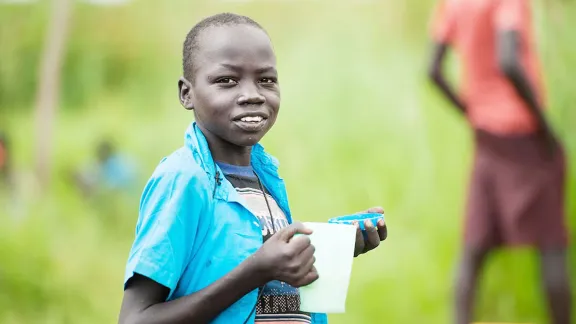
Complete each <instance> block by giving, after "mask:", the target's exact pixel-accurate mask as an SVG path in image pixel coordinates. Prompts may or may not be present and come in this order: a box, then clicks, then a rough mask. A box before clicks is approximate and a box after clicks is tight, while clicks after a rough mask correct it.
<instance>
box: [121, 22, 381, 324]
mask: <svg viewBox="0 0 576 324" xmlns="http://www.w3.org/2000/svg"><path fill="white" fill-rule="evenodd" d="M183 54H184V55H183V56H184V58H183V67H184V76H183V77H182V78H181V79H180V80H179V82H178V88H179V94H180V102H181V103H182V105H183V106H184V108H186V109H188V110H193V111H194V116H195V122H194V123H192V124H191V126H190V127H189V128H188V130H187V132H186V140H185V146H184V147H182V148H180V149H179V150H177V151H176V152H174V153H173V154H172V155H170V156H169V157H167V158H165V159H163V160H162V161H161V163H160V165H159V166H158V167H157V169H156V170H155V171H154V174H153V175H152V177H151V178H150V180H149V182H148V184H147V185H146V187H145V189H144V193H143V195H142V200H141V204H140V216H139V219H138V224H137V226H136V239H135V241H134V245H133V246H132V250H131V251H130V257H129V260H128V264H127V267H126V276H125V293H124V300H123V303H122V309H121V312H120V323H138V324H147V323H208V322H210V323H226V324H228V323H254V322H256V323H262V322H267V323H296V322H297V323H327V317H326V315H325V314H307V313H303V312H300V310H299V295H298V290H297V288H298V287H301V286H305V285H308V284H310V283H312V282H314V281H315V280H316V279H317V278H318V274H317V273H316V270H315V268H314V256H313V254H314V247H313V246H312V245H311V244H310V240H309V239H308V238H307V236H306V235H301V236H296V237H294V235H295V234H297V233H301V234H310V233H311V231H310V230H308V229H306V228H305V227H304V226H303V225H302V224H300V223H292V218H291V215H290V209H289V207H288V201H287V197H286V189H285V186H284V182H283V181H282V179H281V178H280V177H279V176H278V172H277V171H278V163H277V161H276V160H275V159H274V158H273V157H271V156H270V155H268V154H267V153H265V152H264V149H263V148H262V146H260V145H259V144H258V142H259V141H260V139H262V137H263V136H264V135H265V134H266V132H267V131H268V130H269V129H270V128H271V127H272V126H273V125H274V122H275V121H276V116H277V114H278V110H279V107H280V89H279V86H278V76H277V72H276V58H275V55H274V51H273V50H272V45H271V42H270V39H269V37H268V35H267V34H266V32H265V31H264V29H263V28H262V27H261V26H260V25H258V24H257V23H256V22H254V21H253V20H251V19H250V18H247V17H244V16H239V15H235V14H228V13H226V14H219V15H215V16H212V17H209V18H206V19H204V20H203V21H201V22H200V23H198V24H197V25H196V26H195V27H194V28H192V30H191V31H190V32H189V34H188V36H187V38H186V41H185V43H184V53H183ZM370 211H373V212H380V213H382V212H383V211H382V209H381V208H373V209H370ZM367 225H369V224H367ZM368 232H369V233H368V236H367V240H366V241H364V239H363V236H362V234H361V232H360V231H359V230H358V231H357V243H356V252H355V254H356V256H357V255H358V254H361V253H363V252H367V251H369V250H371V249H373V248H375V247H376V246H378V244H379V243H380V241H381V240H384V239H385V237H386V225H385V224H384V222H381V223H380V224H378V227H377V228H376V227H374V226H369V228H368ZM263 242H264V243H263Z"/></svg>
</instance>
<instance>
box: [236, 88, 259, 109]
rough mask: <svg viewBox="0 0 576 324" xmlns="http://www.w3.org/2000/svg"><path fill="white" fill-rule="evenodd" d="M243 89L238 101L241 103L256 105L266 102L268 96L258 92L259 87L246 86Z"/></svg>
mask: <svg viewBox="0 0 576 324" xmlns="http://www.w3.org/2000/svg"><path fill="white" fill-rule="evenodd" d="M242 90H243V91H242V94H241V95H240V96H239V97H238V101H237V103H238V104H239V105H256V104H263V103H265V102H266V97H264V96H263V95H262V94H260V92H258V88H257V87H255V86H245V87H244V89H242Z"/></svg>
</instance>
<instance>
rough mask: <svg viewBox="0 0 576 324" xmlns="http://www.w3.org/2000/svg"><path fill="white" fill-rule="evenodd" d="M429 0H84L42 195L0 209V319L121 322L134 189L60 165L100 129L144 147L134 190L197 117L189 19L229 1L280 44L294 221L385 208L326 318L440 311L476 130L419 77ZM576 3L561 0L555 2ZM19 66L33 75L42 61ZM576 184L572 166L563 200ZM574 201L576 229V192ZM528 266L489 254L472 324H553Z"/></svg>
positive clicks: (441, 319) (552, 37)
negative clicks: (88, 197)
mask: <svg viewBox="0 0 576 324" xmlns="http://www.w3.org/2000/svg"><path fill="white" fill-rule="evenodd" d="M300 6H305V8H306V9H305V10H304V9H301V8H300ZM429 7H430V3H429V2H428V3H426V2H423V1H416V0H413V1H407V2H406V4H398V3H396V2H393V1H387V2H383V3H380V4H377V3H371V4H361V5H352V4H350V3H347V2H344V1H340V2H334V3H333V2H330V4H328V3H327V2H311V3H304V2H295V3H287V2H271V3H266V2H264V1H263V2H256V3H252V4H233V3H232V4H223V3H209V2H206V3H196V4H194V5H192V4H188V3H187V2H186V3H185V2H177V1H174V2H150V1H147V2H146V1H145V2H144V3H143V4H142V3H140V4H139V5H132V6H131V7H129V8H118V9H97V10H95V9H93V8H90V7H87V6H85V5H78V7H77V11H76V17H75V19H74V23H75V26H76V29H75V30H74V31H73V34H72V40H71V43H70V51H69V53H68V60H67V65H66V70H65V76H64V85H65V88H64V92H63V98H64V107H63V108H62V110H61V112H60V113H59V116H58V121H57V126H56V139H55V142H56V145H55V147H54V149H55V151H54V158H55V167H54V174H55V183H54V185H53V186H52V188H51V190H50V191H49V192H41V191H33V190H28V189H26V190H25V192H26V193H27V194H28V195H27V197H29V198H28V199H29V201H30V202H29V203H27V210H26V211H27V212H26V214H27V218H25V219H24V220H20V221H12V220H11V218H9V217H4V216H3V217H1V218H0V323H6V324H12V323H31V324H35V323H87V324H90V323H113V322H115V320H116V317H117V314H118V309H119V305H120V301H121V298H122V280H123V272H124V262H125V261H126V257H127V254H128V251H129V249H130V245H131V239H132V237H133V231H134V225H135V221H136V218H137V209H138V198H137V197H136V198H134V197H101V198H100V199H99V200H97V201H92V202H86V201H83V200H82V199H81V197H80V196H79V195H78V194H77V193H76V192H75V191H74V190H73V188H71V187H70V186H69V184H68V183H66V181H65V178H64V175H65V174H66V172H67V171H69V170H70V169H71V168H73V167H74V166H76V165H77V164H80V163H83V162H85V161H86V160H87V159H89V158H90V154H91V152H92V148H93V146H94V144H95V143H96V141H97V140H98V139H99V138H100V136H102V135H108V134H111V135H114V136H115V137H117V138H118V140H119V142H120V144H121V145H122V147H123V148H124V149H125V151H127V152H129V153H131V154H133V155H134V156H136V157H138V159H139V162H140V163H141V166H142V169H143V170H144V171H145V173H146V174H145V175H144V176H143V178H142V179H141V185H143V184H144V182H145V181H146V177H147V176H148V175H149V174H150V173H151V172H152V170H153V168H154V166H155V165H156V164H157V162H158V161H159V160H160V159H161V158H162V157H163V156H164V155H167V154H169V153H170V152H172V151H173V150H174V149H176V148H178V147H179V146H181V145H182V143H183V135H184V130H185V128H186V126H187V125H188V124H189V122H190V121H191V120H192V115H191V114H190V113H188V112H186V111H184V110H183V109H182V108H180V106H179V104H178V101H177V97H176V91H175V89H176V80H177V78H178V76H179V73H180V66H179V64H180V61H179V60H180V58H179V54H180V51H181V49H180V45H181V42H182V39H183V37H184V35H185V33H186V31H187V29H188V28H190V27H191V25H192V24H193V23H194V22H195V21H197V19H199V18H200V17H202V16H205V15H207V14H211V13H215V12H219V11H223V10H226V11H236V12H240V13H245V14H249V15H250V16H253V17H254V18H255V19H256V20H258V21H259V22H261V23H262V24H263V25H264V26H265V27H266V28H267V29H268V30H269V32H270V34H271V36H272V39H273V42H274V44H275V48H276V51H277V55H278V60H279V69H280V82H281V88H282V98H283V100H282V108H281V113H280V117H279V120H278V122H277V124H276V126H275V127H274V129H273V130H272V131H271V132H270V133H269V135H268V136H267V137H266V138H265V140H264V143H263V144H264V145H265V147H266V148H267V149H268V150H269V151H270V152H271V153H273V154H274V155H276V156H277V157H278V158H279V159H280V161H281V168H280V172H281V175H282V176H283V178H285V179H286V181H287V186H288V194H289V197H290V201H291V207H292V209H293V214H294V216H295V218H297V219H298V220H303V221H322V220H326V219H328V218H330V217H332V216H335V215H340V214H344V213H348V212H354V211H359V210H362V209H365V208H367V207H370V206H374V205H382V206H383V207H384V208H385V210H386V219H387V223H388V226H389V234H390V236H389V239H388V240H387V241H386V242H385V244H383V245H382V246H381V247H380V248H379V249H378V250H376V251H374V252H371V253H370V254H369V255H366V256H363V257H361V258H359V259H357V260H356V261H355V263H354V269H353V278H352V281H351V285H350V293H349V296H348V305H347V312H346V313H345V314H338V315H331V316H330V319H331V323H334V324H339V323H342V324H344V323H434V324H435V323H438V324H445V323H449V321H450V314H451V304H450V303H451V298H452V293H451V291H452V278H453V276H454V267H455V262H456V260H457V256H458V253H459V247H460V245H459V237H460V223H461V220H462V218H461V215H462V209H463V201H464V198H465V194H466V183H467V178H468V172H469V168H470V162H471V141H470V134H469V131H468V129H467V128H466V127H465V124H464V123H463V122H462V120H461V119H460V118H459V117H458V116H457V114H456V113H454V112H453V110H451V109H450V107H448V106H447V105H446V103H445V102H444V101H443V100H441V99H440V98H439V97H438V95H437V94H436V92H435V91H434V90H433V89H432V88H431V87H430V86H429V85H428V84H427V82H426V79H425V73H424V72H425V64H426V52H425V50H426V44H427V40H426V37H425V32H426V30H425V29H426V27H427V22H426V20H427V15H428V8H429ZM10 10H11V11H9V13H7V12H8V11H6V12H5V13H2V14H0V30H2V29H3V27H4V26H6V24H8V23H10V24H14V25H13V26H16V27H18V26H20V25H18V24H16V22H19V21H22V20H18V19H17V18H21V19H25V18H26V17H27V16H26V12H25V11H23V10H22V9H19V8H10ZM574 10H575V9H574V5H573V4H572V5H571V6H570V7H565V8H564V13H565V15H566V16H567V17H570V15H569V14H570V13H574ZM37 11H38V13H36V11H34V13H35V14H30V17H29V18H26V19H28V20H30V22H34V23H35V24H36V26H39V27H38V28H40V27H41V26H43V25H42V24H43V20H42V18H41V17H42V15H41V13H42V12H43V11H42V10H41V9H38V10H37ZM10 14H11V15H12V16H10ZM150 15H152V16H150ZM151 17H152V18H151ZM8 18H10V19H8ZM23 21H26V20H23ZM540 21H541V23H540V25H541V26H543V25H544V23H543V22H542V21H543V18H542V17H541V18H540ZM544 21H545V20H544ZM102 22H105V23H102ZM24 25H25V24H24V23H22V26H24ZM565 25H566V26H564V27H563V28H567V27H574V23H573V22H567V23H565ZM547 26H548V27H546V28H543V29H542V35H543V36H542V38H543V39H544V42H543V43H544V44H545V46H543V57H544V63H545V66H546V67H547V72H548V73H547V80H548V84H549V86H548V87H549V90H550V102H551V112H550V115H551V118H552V119H553V120H554V122H555V125H556V126H557V128H558V129H559V130H560V131H561V134H562V137H563V139H564V141H565V142H566V143H567V147H568V150H569V154H570V156H572V157H573V156H574V154H576V132H575V131H574V128H573V125H574V124H573V121H574V118H572V119H570V118H569V117H570V116H576V115H575V114H574V113H573V106H574V105H573V104H574V99H573V98H574V96H573V95H571V91H570V90H569V89H570V84H571V82H570V80H571V78H570V75H568V74H567V73H566V72H565V71H566V70H569V69H568V68H569V67H570V66H573V65H574V64H576V56H575V55H574V54H575V53H576V47H575V45H574V43H573V42H571V41H569V39H570V37H571V36H570V35H569V31H568V30H566V29H565V30H564V31H562V30H560V27H559V26H558V25H557V24H548V25H547ZM16 27H14V28H16ZM22 28H23V27H22ZM568 29H570V28H568ZM4 30H5V29H4ZM570 30H571V29H570ZM36 33H37V31H36V30H34V29H28V30H27V31H24V35H25V37H23V38H22V39H24V40H26V42H29V43H30V44H32V45H33V46H37V47H39V46H40V45H41V43H39V42H40V39H39V37H41V34H42V33H37V34H39V36H34V35H35V34H36ZM3 35H4V34H3ZM5 35H8V36H9V34H5ZM10 35H11V34H10ZM34 37H36V38H34ZM24 40H19V39H16V38H11V39H9V40H6V38H4V40H1V39H0V45H4V46H0V59H2V58H7V57H8V58H10V60H11V61H10V62H12V63H14V64H22V63H21V61H20V60H21V59H22V60H24V59H29V57H30V56H25V57H23V58H20V56H19V55H15V54H14V53H11V54H9V52H10V50H13V52H18V51H20V48H24V47H25V46H24V45H25V43H26V42H25V41H24ZM2 42H4V43H2ZM6 45H9V46H8V50H4V51H3V50H2V48H4V49H6V48H7V47H6ZM32 45H31V46H32ZM31 62H33V60H31ZM22 66H23V67H22V68H26V69H27V70H26V72H25V73H24V76H26V75H31V77H30V80H29V81H27V82H29V84H34V82H35V81H34V80H33V75H34V71H33V69H34V68H35V66H34V65H33V64H32V65H31V66H26V65H22ZM15 75H16V72H14V71H13V69H5V70H0V76H1V78H0V80H3V81H2V82H3V83H2V84H7V82H8V81H9V80H14V81H10V82H14V83H15V85H12V86H11V87H3V89H4V91H5V92H6V91H10V95H9V98H11V99H10V101H7V99H4V101H2V99H0V112H1V115H2V117H1V118H0V123H2V124H0V125H4V126H6V127H8V128H9V129H10V130H11V134H12V135H13V136H14V141H15V153H16V162H17V165H18V167H19V168H20V169H21V170H23V171H26V170H27V169H28V168H30V167H31V166H32V165H33V161H34V156H33V154H32V149H33V148H34V145H33V143H32V140H31V139H32V138H33V136H31V135H32V134H33V132H34V121H33V119H32V118H31V114H30V108H31V106H30V105H31V104H32V103H33V100H31V99H30V98H29V97H30V93H29V92H30V91H31V90H32V89H33V87H31V86H30V85H26V84H27V83H25V82H24V81H21V80H19V79H17V78H13V77H12V76H15ZM111 80H112V81H114V80H115V81H114V82H115V83H114V82H112V81H111ZM5 98H6V97H5ZM570 120H571V121H570ZM571 166H572V167H573V166H574V163H573V162H572V163H571ZM575 180H576V174H575V172H574V170H573V168H572V169H571V187H570V195H571V196H574V192H575V191H574V189H575V188H574V183H575ZM28 185H29V186H30V187H26V188H33V183H29V184H28ZM569 209H570V218H571V224H572V225H574V216H576V208H575V205H574V203H573V202H570V203H569ZM571 251H572V254H574V249H572V250H571ZM572 256H573V257H572V263H573V265H575V264H574V260H575V259H574V255H572ZM536 261H537V260H536V258H535V257H534V255H533V254H532V253H530V252H529V251H515V252H508V251H506V252H502V253H499V254H497V255H495V256H494V258H493V259H492V260H491V261H490V263H489V265H488V269H487V272H486V274H485V280H484V281H483V284H482V287H481V293H480V300H479V303H478V307H477V312H478V319H479V320H485V321H502V322H505V321H510V322H514V321H515V322H522V321H524V322H533V323H545V322H546V321H545V308H544V304H543V300H542V297H541V295H540V291H539V284H538V281H537V280H538V272H537V269H536V267H535V265H536Z"/></svg>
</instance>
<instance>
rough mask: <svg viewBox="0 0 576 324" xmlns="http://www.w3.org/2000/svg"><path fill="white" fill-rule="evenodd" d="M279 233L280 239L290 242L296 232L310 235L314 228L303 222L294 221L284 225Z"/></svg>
mask: <svg viewBox="0 0 576 324" xmlns="http://www.w3.org/2000/svg"><path fill="white" fill-rule="evenodd" d="M278 234H280V235H279V239H280V240H282V241H284V242H288V241H290V240H291V239H292V237H294V235H296V234H305V235H310V234H312V230H311V229H309V228H307V227H306V226H304V224H302V223H293V224H290V225H289V226H287V227H284V228H283V229H282V230H281V231H280V232H279V233H278Z"/></svg>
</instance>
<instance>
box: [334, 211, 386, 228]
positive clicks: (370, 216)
mask: <svg viewBox="0 0 576 324" xmlns="http://www.w3.org/2000/svg"><path fill="white" fill-rule="evenodd" d="M380 219H384V214H380V213H362V214H352V215H344V216H338V217H333V218H330V219H329V220H328V223H332V224H347V225H352V224H354V222H358V224H359V225H360V229H361V230H363V231H364V230H366V229H365V228H364V222H365V221H366V220H370V221H371V222H372V225H374V227H377V226H378V221H379V220H380Z"/></svg>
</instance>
